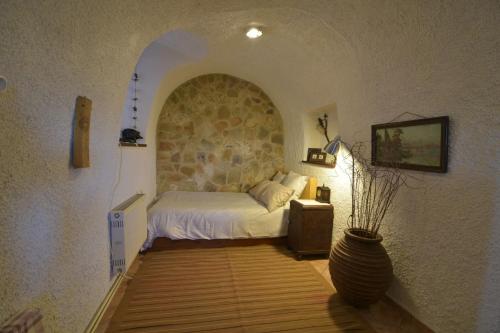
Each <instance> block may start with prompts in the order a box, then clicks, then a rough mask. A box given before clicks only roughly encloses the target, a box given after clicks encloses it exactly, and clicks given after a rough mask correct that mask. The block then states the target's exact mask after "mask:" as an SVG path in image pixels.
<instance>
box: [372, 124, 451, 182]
mask: <svg viewBox="0 0 500 333" xmlns="http://www.w3.org/2000/svg"><path fill="white" fill-rule="evenodd" d="M371 128H372V132H371V137H372V138H371V139H372V155H371V162H372V165H377V166H384V167H393V168H401V169H411V170H419V171H428V172H439V173H445V172H447V170H448V132H449V117H447V116H444V117H435V118H424V119H417V120H410V121H402V122H394V123H385V124H376V125H372V127H371Z"/></svg>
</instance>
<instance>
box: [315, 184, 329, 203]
mask: <svg viewBox="0 0 500 333" xmlns="http://www.w3.org/2000/svg"><path fill="white" fill-rule="evenodd" d="M316 201H319V202H324V203H330V188H329V187H328V186H325V184H323V186H318V187H317V188H316Z"/></svg>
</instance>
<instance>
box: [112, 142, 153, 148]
mask: <svg viewBox="0 0 500 333" xmlns="http://www.w3.org/2000/svg"><path fill="white" fill-rule="evenodd" d="M118 146H120V147H147V146H148V145H147V144H145V143H130V142H119V143H118Z"/></svg>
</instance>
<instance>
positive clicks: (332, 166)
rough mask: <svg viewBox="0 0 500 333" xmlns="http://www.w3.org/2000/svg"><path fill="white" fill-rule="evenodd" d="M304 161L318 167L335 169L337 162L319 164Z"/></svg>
mask: <svg viewBox="0 0 500 333" xmlns="http://www.w3.org/2000/svg"><path fill="white" fill-rule="evenodd" d="M301 162H302V163H305V164H309V165H314V166H317V167H321V168H328V169H333V168H335V164H319V163H312V162H307V161H301Z"/></svg>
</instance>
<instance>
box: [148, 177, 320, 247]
mask: <svg viewBox="0 0 500 333" xmlns="http://www.w3.org/2000/svg"><path fill="white" fill-rule="evenodd" d="M316 184H317V181H316V179H315V178H313V177H310V178H309V181H308V183H307V185H306V188H305V189H304V192H303V193H302V195H301V198H302V199H312V198H314V196H315V193H316ZM289 208H290V202H288V203H287V204H286V205H284V206H283V207H280V208H278V209H276V210H274V211H272V212H269V211H268V209H267V208H266V207H265V206H264V205H263V204H261V203H260V202H258V201H257V200H255V199H254V198H253V197H252V196H250V195H249V194H248V193H234V192H183V191H171V192H170V191H169V192H165V193H163V194H162V195H161V196H160V198H159V200H158V201H157V202H156V203H155V204H154V205H153V206H152V207H151V208H150V209H149V212H148V238H147V240H146V242H145V244H144V246H143V250H145V249H148V248H150V247H151V246H152V245H153V242H154V240H155V239H156V238H157V237H168V238H170V239H236V238H266V237H281V236H286V234H287V231H288V211H289Z"/></svg>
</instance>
